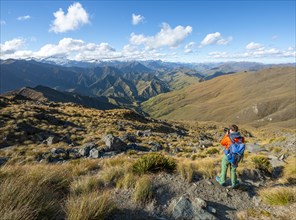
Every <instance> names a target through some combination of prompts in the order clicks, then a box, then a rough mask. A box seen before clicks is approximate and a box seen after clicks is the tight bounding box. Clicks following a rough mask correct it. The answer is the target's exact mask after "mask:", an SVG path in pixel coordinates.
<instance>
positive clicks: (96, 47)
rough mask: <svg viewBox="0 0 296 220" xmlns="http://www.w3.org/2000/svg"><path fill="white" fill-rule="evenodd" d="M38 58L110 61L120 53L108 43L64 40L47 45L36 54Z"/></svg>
mask: <svg viewBox="0 0 296 220" xmlns="http://www.w3.org/2000/svg"><path fill="white" fill-rule="evenodd" d="M35 56H36V57H38V58H45V57H50V56H64V57H65V58H68V59H75V60H88V59H108V58H113V57H114V58H116V57H118V53H117V52H116V51H115V49H114V48H112V47H111V46H110V45H109V44H108V43H100V44H95V43H86V42H84V41H82V40H77V39H72V38H63V39H62V40H60V41H59V43H58V44H46V45H44V46H43V47H42V48H41V49H40V50H39V51H37V52H36V53H35Z"/></svg>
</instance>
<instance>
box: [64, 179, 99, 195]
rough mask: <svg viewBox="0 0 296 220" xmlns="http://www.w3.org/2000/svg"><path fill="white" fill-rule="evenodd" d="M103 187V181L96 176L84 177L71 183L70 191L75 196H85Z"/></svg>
mask: <svg viewBox="0 0 296 220" xmlns="http://www.w3.org/2000/svg"><path fill="white" fill-rule="evenodd" d="M103 187H104V181H103V180H102V179H100V178H98V177H97V176H84V177H80V178H79V179H76V180H74V181H72V182H71V185H70V191H71V193H73V194H75V195H79V194H86V193H89V192H91V191H94V190H98V189H100V188H103Z"/></svg>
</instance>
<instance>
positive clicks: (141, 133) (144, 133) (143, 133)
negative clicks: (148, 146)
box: [136, 129, 151, 137]
mask: <svg viewBox="0 0 296 220" xmlns="http://www.w3.org/2000/svg"><path fill="white" fill-rule="evenodd" d="M136 135H137V136H139V137H149V136H150V135H151V130H150V129H149V130H145V131H137V132H136Z"/></svg>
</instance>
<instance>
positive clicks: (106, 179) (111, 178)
mask: <svg viewBox="0 0 296 220" xmlns="http://www.w3.org/2000/svg"><path fill="white" fill-rule="evenodd" d="M99 174H100V178H101V179H102V181H103V183H104V185H105V186H116V183H117V181H118V180H119V179H120V178H121V177H122V176H123V175H124V174H125V170H124V167H110V168H106V169H104V170H102V172H101V173H99Z"/></svg>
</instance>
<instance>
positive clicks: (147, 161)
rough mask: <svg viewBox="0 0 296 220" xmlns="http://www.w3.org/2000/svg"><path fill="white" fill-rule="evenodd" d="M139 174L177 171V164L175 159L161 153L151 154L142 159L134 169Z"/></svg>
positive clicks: (135, 164)
mask: <svg viewBox="0 0 296 220" xmlns="http://www.w3.org/2000/svg"><path fill="white" fill-rule="evenodd" d="M132 169H133V171H134V172H135V173H138V174H144V173H147V172H159V171H166V172H173V171H174V170H175V169H176V162H175V160H174V159H173V158H171V157H167V156H164V155H163V154H159V153H149V154H145V155H143V156H142V157H140V158H139V159H138V160H137V161H136V162H135V163H134V164H133V167H132Z"/></svg>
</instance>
